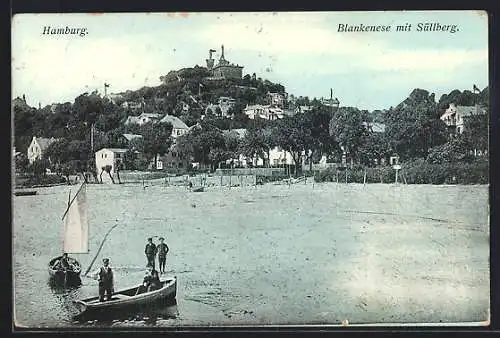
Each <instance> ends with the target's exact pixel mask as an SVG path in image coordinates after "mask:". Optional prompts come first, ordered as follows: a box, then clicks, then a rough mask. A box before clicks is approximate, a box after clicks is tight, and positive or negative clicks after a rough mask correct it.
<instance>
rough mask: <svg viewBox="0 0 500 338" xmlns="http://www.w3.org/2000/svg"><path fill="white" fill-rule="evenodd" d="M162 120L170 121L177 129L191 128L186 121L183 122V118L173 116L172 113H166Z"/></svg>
mask: <svg viewBox="0 0 500 338" xmlns="http://www.w3.org/2000/svg"><path fill="white" fill-rule="evenodd" d="M160 122H162V123H164V122H168V123H170V124H171V125H172V127H174V128H175V129H189V127H188V126H187V125H186V124H185V123H184V122H182V120H181V119H180V118H178V117H176V116H172V115H168V114H167V115H165V116H164V117H163V118H162V119H161V120H160Z"/></svg>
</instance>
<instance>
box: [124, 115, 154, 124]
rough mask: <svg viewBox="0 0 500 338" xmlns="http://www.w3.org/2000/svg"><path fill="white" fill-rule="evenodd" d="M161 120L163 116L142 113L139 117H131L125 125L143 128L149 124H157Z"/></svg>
mask: <svg viewBox="0 0 500 338" xmlns="http://www.w3.org/2000/svg"><path fill="white" fill-rule="evenodd" d="M160 118H161V114H154V113H142V114H141V115H139V116H129V117H127V120H126V121H125V124H126V125H127V124H138V125H140V126H142V125H143V124H146V123H148V122H157V121H158V120H159V119H160Z"/></svg>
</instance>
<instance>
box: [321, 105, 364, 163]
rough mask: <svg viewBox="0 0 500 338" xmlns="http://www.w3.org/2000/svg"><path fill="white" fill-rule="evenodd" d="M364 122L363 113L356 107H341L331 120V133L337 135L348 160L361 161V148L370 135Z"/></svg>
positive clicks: (336, 137) (337, 139) (352, 161)
mask: <svg viewBox="0 0 500 338" xmlns="http://www.w3.org/2000/svg"><path fill="white" fill-rule="evenodd" d="M363 122H364V121H363V113H362V112H361V111H360V110H359V109H357V108H354V107H341V108H339V109H338V110H337V111H336V112H335V114H334V116H333V118H332V120H331V122H330V135H332V136H334V137H335V139H336V141H337V142H338V143H339V145H340V146H341V147H342V148H343V150H344V152H345V154H346V160H350V161H351V163H354V162H355V163H359V159H360V158H359V149H360V148H361V146H362V145H363V144H364V143H365V142H366V138H367V137H368V131H367V130H366V128H365V126H364V125H363Z"/></svg>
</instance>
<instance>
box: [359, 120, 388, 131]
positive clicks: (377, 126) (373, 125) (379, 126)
mask: <svg viewBox="0 0 500 338" xmlns="http://www.w3.org/2000/svg"><path fill="white" fill-rule="evenodd" d="M363 125H364V126H365V127H367V128H369V129H371V131H373V132H374V133H385V124H383V123H377V122H363Z"/></svg>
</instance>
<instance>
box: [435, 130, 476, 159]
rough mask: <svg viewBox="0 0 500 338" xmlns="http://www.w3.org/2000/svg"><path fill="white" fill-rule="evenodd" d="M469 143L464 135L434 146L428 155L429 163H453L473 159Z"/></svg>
mask: <svg viewBox="0 0 500 338" xmlns="http://www.w3.org/2000/svg"><path fill="white" fill-rule="evenodd" d="M469 148H470V147H469V144H468V142H467V139H466V138H465V137H463V136H462V135H458V136H456V137H453V138H451V139H450V140H449V141H448V142H446V143H444V144H442V145H439V146H436V147H433V148H431V149H430V150H429V155H428V156H427V162H428V163H453V162H461V161H471V155H470V154H469Z"/></svg>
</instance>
